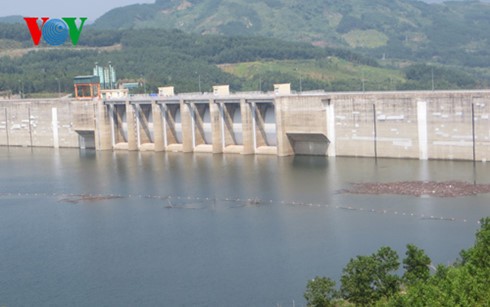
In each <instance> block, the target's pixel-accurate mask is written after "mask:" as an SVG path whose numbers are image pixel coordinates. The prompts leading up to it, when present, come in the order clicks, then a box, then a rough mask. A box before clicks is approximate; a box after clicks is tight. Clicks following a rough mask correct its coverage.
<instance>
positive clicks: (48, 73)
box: [0, 24, 488, 94]
mask: <svg viewBox="0 0 490 307" xmlns="http://www.w3.org/2000/svg"><path fill="white" fill-rule="evenodd" d="M26 33H27V31H26V28H25V25H22V24H17V25H16V24H0V91H11V92H13V93H20V92H22V93H24V94H26V93H27V94H32V93H40V92H51V93H53V92H57V89H58V81H59V82H60V87H61V91H62V92H70V91H72V88H73V85H72V79H73V77H74V76H76V75H85V74H90V73H91V72H92V67H93V66H94V63H95V62H99V63H101V64H102V65H106V63H108V62H109V61H111V62H112V65H113V66H115V67H116V70H117V74H118V78H119V79H121V80H127V81H131V82H141V83H144V84H145V86H144V87H141V88H139V89H137V91H140V92H143V91H145V90H148V91H151V92H155V91H156V90H157V87H158V86H163V85H174V86H175V87H176V91H177V92H193V91H198V90H199V84H200V85H201V88H202V89H203V90H204V91H210V90H211V87H212V85H216V84H230V86H231V89H232V90H234V91H243V90H264V91H267V90H272V88H273V87H272V85H273V84H274V83H282V82H290V83H291V84H292V88H293V90H297V91H300V90H302V91H307V90H321V89H323V90H328V91H358V90H363V89H364V90H395V89H430V87H431V81H432V80H431V78H432V76H434V81H435V86H436V88H437V89H458V88H481V87H485V85H488V83H484V82H488V79H485V78H479V77H477V76H478V75H479V74H481V75H483V76H484V75H485V72H484V71H483V70H482V71H483V72H481V71H479V70H475V69H472V70H471V69H470V70H468V72H464V71H461V69H459V68H452V67H449V66H441V65H425V64H422V65H413V64H412V65H411V64H407V65H406V67H405V68H403V69H400V68H397V67H396V66H391V65H390V63H389V62H388V61H384V63H383V65H380V64H379V62H378V61H376V60H373V59H372V58H369V57H366V56H362V55H359V54H358V53H355V52H352V51H349V50H346V49H342V48H330V47H329V48H326V47H325V48H322V47H316V46H312V45H311V44H308V43H298V42H286V41H282V40H278V39H271V38H263V37H227V36H216V35H199V34H188V33H184V32H182V31H179V30H159V29H131V30H110V31H109V30H96V29H93V28H87V30H86V31H84V32H83V34H82V36H81V38H80V41H79V44H78V45H77V46H72V45H71V43H70V42H67V43H66V44H65V45H63V46H59V47H51V46H48V45H46V44H45V43H41V44H40V46H38V47H34V46H33V44H32V41H31V40H30V37H29V35H28V34H26ZM481 80H483V81H484V82H483V83H482V82H481ZM485 80H486V81H485Z"/></svg>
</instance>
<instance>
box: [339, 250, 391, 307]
mask: <svg viewBox="0 0 490 307" xmlns="http://www.w3.org/2000/svg"><path fill="white" fill-rule="evenodd" d="M399 266H400V263H399V261H398V255H397V253H396V251H394V250H393V249H391V248H390V247H381V248H380V249H379V250H378V251H377V252H376V253H375V254H373V255H371V256H357V257H356V258H355V259H351V260H350V261H349V263H348V264H347V266H346V267H345V268H344V270H343V275H342V277H341V283H342V285H341V289H340V290H341V294H342V296H343V297H344V298H345V299H347V300H349V301H350V302H351V303H354V304H356V305H359V306H368V305H373V304H374V303H375V302H377V301H379V300H380V299H381V298H383V297H385V298H389V297H391V296H393V295H394V294H395V293H397V292H398V290H399V287H400V279H399V277H398V276H396V275H395V274H393V273H394V271H396V270H397V269H398V267H399Z"/></svg>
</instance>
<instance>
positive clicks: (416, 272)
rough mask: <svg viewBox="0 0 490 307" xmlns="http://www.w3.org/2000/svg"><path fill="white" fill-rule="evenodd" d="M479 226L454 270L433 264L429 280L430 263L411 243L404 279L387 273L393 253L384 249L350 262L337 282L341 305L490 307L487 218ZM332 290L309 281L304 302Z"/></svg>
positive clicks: (394, 265)
mask: <svg viewBox="0 0 490 307" xmlns="http://www.w3.org/2000/svg"><path fill="white" fill-rule="evenodd" d="M480 224H481V227H480V230H479V231H478V232H477V234H476V242H475V244H474V246H473V247H471V248H469V249H468V250H464V251H462V252H461V256H462V260H461V261H460V262H458V263H456V264H455V265H453V266H445V265H438V266H437V269H436V272H435V274H433V275H430V271H429V270H428V265H429V264H430V258H429V257H428V256H427V255H426V254H425V252H424V251H423V250H422V249H419V248H418V247H416V246H415V245H412V244H409V245H407V251H406V258H405V259H404V260H403V267H404V269H405V273H404V275H403V279H399V278H398V277H397V276H396V275H393V274H392V273H393V272H394V271H395V270H396V269H397V268H398V265H399V263H398V257H397V255H396V252H394V251H393V250H391V249H390V248H388V247H382V248H380V249H379V250H378V252H376V253H375V254H373V255H371V256H357V257H356V258H354V259H351V260H350V261H349V263H348V264H347V266H346V267H345V268H344V270H343V275H342V278H341V283H342V285H341V294H342V296H343V298H344V299H346V300H347V301H346V302H342V303H345V304H341V305H348V304H349V303H350V304H355V305H356V306H392V307H412V306H430V307H433V306H434V307H445V306H490V291H489V290H488V285H489V282H490V279H489V276H490V262H489V261H490V217H487V218H485V219H482V220H481V221H480ZM315 280H316V279H315ZM315 280H314V281H315ZM326 281H329V280H328V279H326ZM400 281H403V282H404V287H403V291H400V287H399V286H400ZM314 286H315V287H314ZM312 289H315V291H313V290H312ZM326 289H327V290H328V291H327V290H326ZM322 291H323V292H322ZM334 291H335V289H334V284H333V282H330V283H326V282H325V283H323V282H321V281H318V283H312V282H311V281H310V282H309V283H308V287H307V292H306V293H308V296H307V295H306V293H305V298H306V299H307V300H308V302H310V300H311V299H312V298H316V297H320V298H321V297H322V296H321V294H322V293H335V292H334ZM313 294H316V295H313ZM331 297H332V296H331ZM330 302H331V300H330ZM313 306H314V305H313ZM327 306H330V305H327Z"/></svg>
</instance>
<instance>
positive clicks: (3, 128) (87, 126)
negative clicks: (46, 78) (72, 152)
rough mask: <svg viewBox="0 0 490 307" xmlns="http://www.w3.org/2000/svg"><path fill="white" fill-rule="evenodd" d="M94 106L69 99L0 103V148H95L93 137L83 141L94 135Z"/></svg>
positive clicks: (3, 101) (0, 101)
mask: <svg viewBox="0 0 490 307" xmlns="http://www.w3.org/2000/svg"><path fill="white" fill-rule="evenodd" d="M95 105H96V104H95V103H93V102H83V103H82V102H79V101H73V100H69V99H32V100H31V99H19V100H0V146H21V147H53V148H60V147H67V148H70V147H72V148H73V147H76V148H79V147H86V146H87V147H95V144H94V140H93V136H92V140H88V139H87V142H86V143H85V142H84V141H85V138H84V137H83V136H84V135H85V136H86V135H87V134H92V135H93V134H94V131H95V122H94V107H95ZM77 131H79V133H77ZM80 137H81V140H80Z"/></svg>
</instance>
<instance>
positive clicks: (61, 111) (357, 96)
mask: <svg viewBox="0 0 490 307" xmlns="http://www.w3.org/2000/svg"><path fill="white" fill-rule="evenodd" d="M0 146H27V147H29V146H41V147H54V148H58V147H77V148H96V149H97V150H132V151H137V150H139V151H171V152H207V153H215V154H221V153H226V154H232V153H234V154H271V155H277V156H289V155H320V156H351V157H383V158H411V159H421V160H427V159H448V160H475V161H487V160H489V159H490V91H486V90H475V91H413V92H357V93H327V92H303V93H299V94H298V93H286V94H284V93H281V94H279V93H274V92H272V93H262V92H258V93H254V92H245V93H233V94H228V93H224V94H222V93H221V94H216V93H204V94H202V93H194V94H193V93H191V94H179V95H171V96H133V97H128V98H118V99H107V100H69V99H52V100H49V99H45V100H28V99H22V100H1V101H0Z"/></svg>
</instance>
